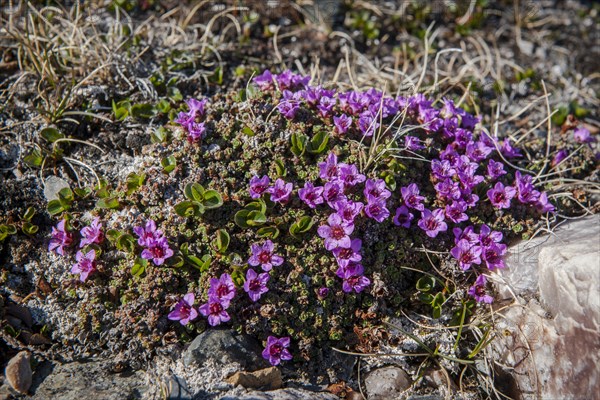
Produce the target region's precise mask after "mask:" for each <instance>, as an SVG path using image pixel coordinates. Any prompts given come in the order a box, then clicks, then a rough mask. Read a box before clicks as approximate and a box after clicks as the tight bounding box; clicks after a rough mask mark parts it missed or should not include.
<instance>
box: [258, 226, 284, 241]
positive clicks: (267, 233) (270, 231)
mask: <svg viewBox="0 0 600 400" xmlns="http://www.w3.org/2000/svg"><path fill="white" fill-rule="evenodd" d="M256 234H257V235H258V236H260V237H264V238H271V239H276V238H277V236H279V229H278V228H277V227H276V226H265V227H263V228H260V229H259V230H258V231H256Z"/></svg>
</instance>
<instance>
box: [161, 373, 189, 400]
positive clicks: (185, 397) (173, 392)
mask: <svg viewBox="0 0 600 400" xmlns="http://www.w3.org/2000/svg"><path fill="white" fill-rule="evenodd" d="M165 386H166V391H167V396H166V400H192V397H193V396H192V393H191V392H190V390H189V389H188V387H187V383H186V381H185V379H183V378H180V377H178V376H176V375H171V376H170V377H169V379H168V381H167V382H166V384H165Z"/></svg>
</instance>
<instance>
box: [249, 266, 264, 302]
mask: <svg viewBox="0 0 600 400" xmlns="http://www.w3.org/2000/svg"><path fill="white" fill-rule="evenodd" d="M268 281H269V274H268V273H266V272H263V273H261V274H257V273H256V272H255V271H254V270H253V269H252V268H250V269H248V271H247V272H246V282H244V290H245V291H246V293H248V296H250V300H252V301H253V302H256V301H258V299H260V296H262V295H263V294H264V293H267V292H268V291H269V288H267V282H268Z"/></svg>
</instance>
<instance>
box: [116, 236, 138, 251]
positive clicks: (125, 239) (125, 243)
mask: <svg viewBox="0 0 600 400" xmlns="http://www.w3.org/2000/svg"><path fill="white" fill-rule="evenodd" d="M135 243H136V240H135V238H134V237H133V236H131V235H130V234H128V233H124V234H122V235H121V236H119V238H118V239H117V243H116V246H117V249H118V250H121V251H124V252H126V253H133V252H134V251H135Z"/></svg>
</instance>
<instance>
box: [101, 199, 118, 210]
mask: <svg viewBox="0 0 600 400" xmlns="http://www.w3.org/2000/svg"><path fill="white" fill-rule="evenodd" d="M120 205H121V203H119V200H118V199H116V198H114V197H104V198H102V199H98V201H97V202H96V207H98V208H109V209H112V210H116V209H117V208H119V206H120Z"/></svg>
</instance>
